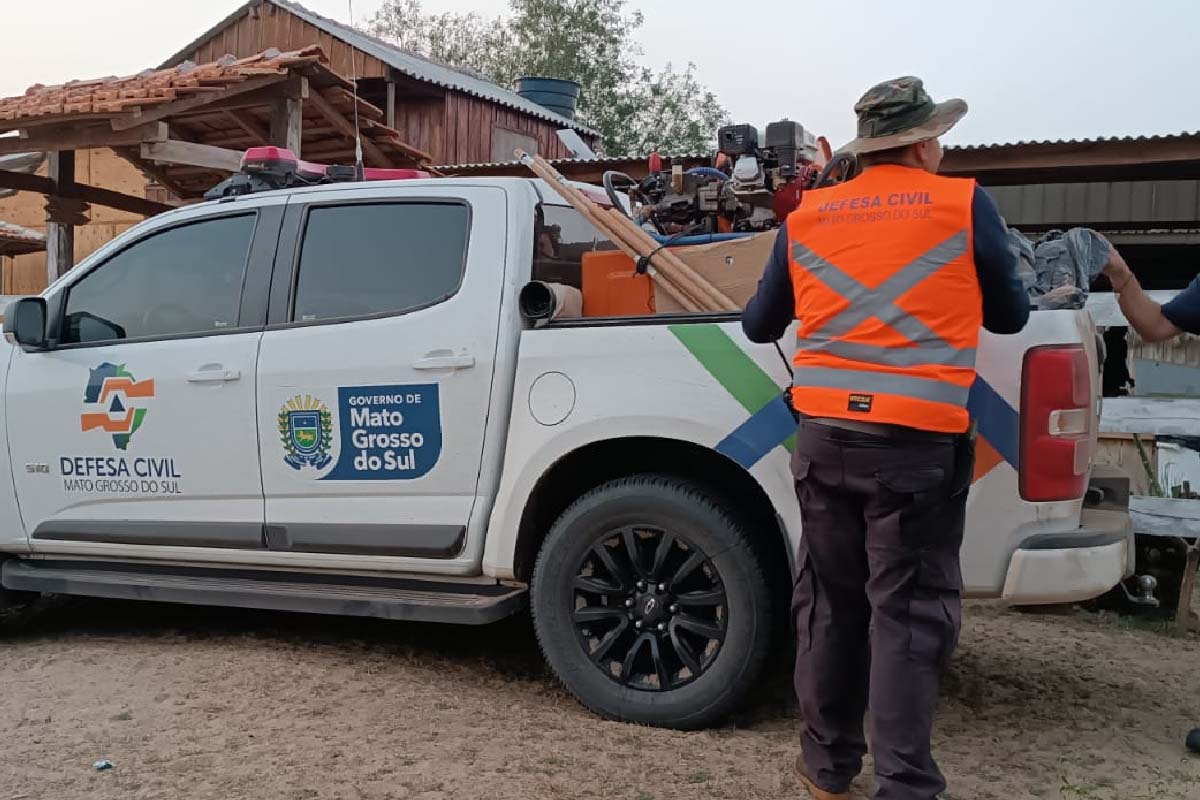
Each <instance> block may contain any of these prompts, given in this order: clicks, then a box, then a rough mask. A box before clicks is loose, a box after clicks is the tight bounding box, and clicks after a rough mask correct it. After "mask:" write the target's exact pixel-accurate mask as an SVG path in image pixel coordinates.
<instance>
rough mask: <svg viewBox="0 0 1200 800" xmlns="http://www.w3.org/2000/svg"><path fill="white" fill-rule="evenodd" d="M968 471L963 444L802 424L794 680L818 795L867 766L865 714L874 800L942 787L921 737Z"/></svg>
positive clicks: (945, 629)
mask: <svg viewBox="0 0 1200 800" xmlns="http://www.w3.org/2000/svg"><path fill="white" fill-rule="evenodd" d="M973 463H974V452H973V443H972V439H971V438H970V437H968V436H966V435H963V436H951V435H942V434H928V433H924V432H921V431H915V430H908V429H902V428H898V429H895V431H894V432H892V433H890V434H889V435H886V436H882V435H873V434H868V433H862V432H858V431H850V430H845V429H842V428H837V427H832V426H827V425H823V424H819V423H816V422H811V421H802V422H801V423H800V428H799V431H798V433H797V439H796V450H795V455H794V457H793V459H792V470H793V473H794V475H795V480H796V494H797V496H798V497H799V499H800V508H801V512H802V514H803V523H804V527H803V531H802V538H801V543H800V551H799V557H798V559H797V567H798V569H797V572H796V583H795V589H794V592H793V596H792V612H793V618H794V619H795V623H796V644H797V654H796V673H795V682H796V694H797V696H798V697H799V700H800V708H801V711H802V713H803V715H804V721H805V725H806V729H805V731H804V733H803V735H802V740H801V744H802V747H803V751H804V759H805V762H806V764H807V766H808V769H809V775H810V777H812V778H813V780H814V781H815V782H816V783H817V784H818V785H819V786H821V787H822V788H823V789H825V790H827V791H830V792H835V793H838V792H844V791H846V789H847V787H848V786H849V784H850V781H851V779H853V778H854V776H856V775H857V774H858V773H859V771H860V770H861V769H862V757H863V754H864V753H865V752H866V749H867V747H866V740H865V738H864V736H863V716H864V712H866V711H867V710H868V708H869V709H870V712H871V730H870V738H871V752H872V754H873V755H874V758H875V773H876V784H877V787H878V788H877V791H876V795H875V796H876V798H879V799H880V800H900V799H901V798H903V800H918V798H919V799H920V800H927V799H928V798H934V797H937V795H938V794H939V793H940V792H941V791H943V790H944V789H945V788H946V782H945V779H944V778H943V777H942V774H941V771H940V770H939V769H938V766H937V764H936V763H935V762H934V760H933V755H932V753H931V752H930V741H929V740H930V735H931V733H932V730H933V713H934V707H935V706H936V704H937V694H938V684H939V681H940V678H941V672H942V670H943V668H944V667H945V665H946V662H947V661H948V660H949V657H950V654H951V652H953V650H954V646H955V644H956V643H957V641H958V633H959V626H960V622H961V617H962V602H961V595H962V573H961V570H960V567H959V558H958V554H959V548H960V547H961V545H962V536H963V521H964V515H965V508H966V499H967V490H968V489H969V488H970V481H971V473H972V469H973Z"/></svg>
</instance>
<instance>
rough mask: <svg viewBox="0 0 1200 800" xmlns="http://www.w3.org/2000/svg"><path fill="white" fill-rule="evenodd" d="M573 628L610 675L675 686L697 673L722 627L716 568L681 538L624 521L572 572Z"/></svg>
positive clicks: (711, 656) (650, 687)
mask: <svg viewBox="0 0 1200 800" xmlns="http://www.w3.org/2000/svg"><path fill="white" fill-rule="evenodd" d="M574 620H575V632H576V634H577V635H578V636H579V639H580V642H581V644H582V645H583V647H584V650H585V652H586V653H587V654H588V657H589V658H590V659H591V660H592V662H593V663H594V664H595V665H596V666H597V667H598V668H599V669H600V671H601V672H602V673H604V674H605V675H606V676H608V678H609V679H610V680H613V681H616V682H617V683H619V684H620V685H622V686H626V687H629V688H631V689H640V690H644V691H669V690H671V689H677V688H679V687H680V686H683V685H685V684H687V683H690V682H691V681H694V680H695V679H697V678H699V677H700V676H701V675H703V674H704V671H705V670H706V669H708V667H709V666H710V665H711V664H712V663H713V661H714V660H715V659H716V657H717V654H718V653H719V652H720V649H721V644H722V642H724V641H725V631H726V628H727V626H728V624H729V609H728V607H727V605H726V600H725V587H724V585H723V584H722V582H721V576H720V574H719V573H718V572H717V569H716V567H714V566H713V565H712V562H711V561H709V559H708V557H707V556H706V555H705V554H704V552H703V551H702V550H700V549H699V548H698V547H696V545H695V544H693V543H691V542H690V541H688V540H687V539H686V538H684V536H683V535H679V534H674V533H670V532H668V531H665V530H662V529H661V528H654V527H648V526H642V527H635V526H626V527H624V528H622V529H620V530H615V531H612V532H611V535H609V536H607V537H604V538H603V539H602V540H601V541H599V542H597V543H596V544H595V545H593V546H592V548H591V549H590V550H588V552H587V553H586V554H585V556H584V558H583V559H582V561H581V563H580V565H579V569H578V570H577V572H576V575H575V612H574Z"/></svg>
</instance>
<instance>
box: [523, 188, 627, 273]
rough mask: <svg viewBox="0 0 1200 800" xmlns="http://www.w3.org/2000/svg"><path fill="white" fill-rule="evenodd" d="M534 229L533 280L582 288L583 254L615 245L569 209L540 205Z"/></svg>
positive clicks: (608, 248) (609, 248)
mask: <svg viewBox="0 0 1200 800" xmlns="http://www.w3.org/2000/svg"><path fill="white" fill-rule="evenodd" d="M536 216H537V220H536V225H535V227H534V237H535V238H534V245H533V279H534V280H535V281H545V282H547V283H565V284H567V285H568V286H574V287H575V288H576V289H582V288H583V254H584V253H587V252H591V251H593V250H615V249H616V245H614V244H613V243H612V242H610V241H609V240H608V239H607V238H606V237H605V236H604V234H602V233H600V231H598V230H596V229H595V228H594V227H593V226H592V223H590V222H588V221H587V220H586V219H584V217H583V215H582V214H580V213H579V212H578V211H576V210H575V209H574V208H571V207H570V206H551V205H540V206H538V209H537V215H536Z"/></svg>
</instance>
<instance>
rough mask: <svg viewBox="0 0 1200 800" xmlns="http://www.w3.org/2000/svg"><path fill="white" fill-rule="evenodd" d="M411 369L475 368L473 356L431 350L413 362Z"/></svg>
mask: <svg viewBox="0 0 1200 800" xmlns="http://www.w3.org/2000/svg"><path fill="white" fill-rule="evenodd" d="M412 366H413V369H422V370H426V369H470V368H471V367H473V366H475V356H472V355H467V354H466V353H460V354H458V355H455V354H454V353H452V352H451V351H449V350H433V351H431V352H428V353H426V354H425V355H424V356H423V357H422V358H419V359H417V360H416V361H414V362H413V365H412Z"/></svg>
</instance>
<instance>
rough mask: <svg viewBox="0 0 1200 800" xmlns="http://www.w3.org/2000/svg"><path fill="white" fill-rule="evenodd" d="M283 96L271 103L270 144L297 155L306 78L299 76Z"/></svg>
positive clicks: (306, 90)
mask: <svg viewBox="0 0 1200 800" xmlns="http://www.w3.org/2000/svg"><path fill="white" fill-rule="evenodd" d="M289 88H290V91H288V93H287V95H286V96H285V97H281V98H279V99H278V100H276V101H275V102H274V103H272V104H271V144H273V145H275V146H276V147H286V148H287V149H288V150H291V151H292V152H293V153H295V154H296V155H297V156H299V155H301V153H300V141H301V139H302V138H303V133H304V98H305V97H307V96H308V79H307V78H300V79H299V82H298V83H297V85H296V86H295V87H294V88H291V87H289Z"/></svg>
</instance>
